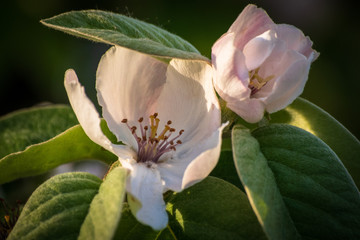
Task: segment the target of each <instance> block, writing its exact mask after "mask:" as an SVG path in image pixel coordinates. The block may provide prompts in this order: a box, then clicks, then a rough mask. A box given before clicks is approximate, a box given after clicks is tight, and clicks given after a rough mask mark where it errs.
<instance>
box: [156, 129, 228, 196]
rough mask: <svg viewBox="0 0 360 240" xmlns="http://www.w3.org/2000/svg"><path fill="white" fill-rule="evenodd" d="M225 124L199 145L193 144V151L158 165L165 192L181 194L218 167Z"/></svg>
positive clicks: (177, 155)
mask: <svg viewBox="0 0 360 240" xmlns="http://www.w3.org/2000/svg"><path fill="white" fill-rule="evenodd" d="M226 125H227V123H226V124H223V125H222V126H221V127H219V128H218V129H217V130H216V131H214V132H213V133H212V135H211V136H210V137H208V138H206V139H204V140H203V141H201V142H199V143H196V144H195V143H192V144H193V145H192V146H193V147H192V148H191V151H189V152H186V153H181V154H175V156H174V157H173V158H172V159H169V160H168V161H166V162H162V163H160V164H158V169H159V172H160V175H161V178H162V180H163V181H164V183H165V190H168V189H170V190H172V191H175V192H180V191H182V190H183V189H185V188H187V187H190V186H191V185H193V184H195V183H197V182H199V181H201V180H202V179H204V178H205V177H207V176H208V175H209V174H210V172H211V171H212V170H213V169H214V167H215V166H216V164H217V162H218V159H219V155H220V150H221V140H222V138H221V136H222V131H223V129H224V127H225V126H226Z"/></svg>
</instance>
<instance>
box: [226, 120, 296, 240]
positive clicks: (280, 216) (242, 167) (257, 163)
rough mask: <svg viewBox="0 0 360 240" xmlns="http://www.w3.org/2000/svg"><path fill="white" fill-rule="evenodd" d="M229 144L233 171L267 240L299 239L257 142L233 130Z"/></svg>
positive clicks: (237, 128) (239, 129)
mask: <svg viewBox="0 0 360 240" xmlns="http://www.w3.org/2000/svg"><path fill="white" fill-rule="evenodd" d="M232 142H233V154H234V159H235V165H236V169H237V171H238V173H239V176H240V179H241V182H242V183H243V185H244V187H245V190H246V193H247V195H248V197H249V199H250V202H251V205H252V207H253V209H254V211H255V213H256V215H257V217H258V219H259V222H260V223H261V225H262V226H263V228H264V231H265V233H266V234H267V236H268V238H269V239H300V236H299V234H298V232H297V230H296V228H295V226H294V223H293V221H292V220H291V218H290V215H289V213H288V211H287V208H286V206H285V204H284V201H283V199H282V196H281V194H280V191H279V189H278V186H277V185H276V180H275V177H274V174H273V173H272V171H271V169H270V168H269V166H268V163H267V160H266V158H265V157H264V155H263V154H262V153H261V151H260V146H259V143H258V141H257V140H256V139H255V138H254V137H252V136H251V133H250V130H249V129H245V128H243V127H242V126H235V127H234V128H233V130H232Z"/></svg>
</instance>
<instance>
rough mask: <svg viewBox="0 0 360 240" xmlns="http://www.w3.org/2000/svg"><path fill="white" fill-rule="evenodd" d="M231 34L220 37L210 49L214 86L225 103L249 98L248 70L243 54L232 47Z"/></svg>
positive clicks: (232, 37) (232, 35) (232, 39)
mask: <svg viewBox="0 0 360 240" xmlns="http://www.w3.org/2000/svg"><path fill="white" fill-rule="evenodd" d="M234 38H235V35H234V34H233V33H228V34H225V35H224V36H222V37H221V38H220V39H219V40H218V41H217V42H216V43H215V44H214V46H213V47H212V57H211V58H212V63H213V67H214V85H215V88H216V90H217V92H218V93H219V94H220V96H221V97H222V98H223V99H224V100H225V101H230V99H231V98H237V99H242V98H244V97H247V96H250V90H249V88H248V85H249V70H248V69H247V67H246V64H245V56H244V54H243V53H242V52H241V51H240V50H239V49H236V48H235V47H234Z"/></svg>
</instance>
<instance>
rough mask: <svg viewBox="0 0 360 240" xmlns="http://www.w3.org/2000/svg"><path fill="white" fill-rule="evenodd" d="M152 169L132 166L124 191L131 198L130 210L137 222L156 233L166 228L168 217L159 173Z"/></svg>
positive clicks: (138, 165) (145, 166)
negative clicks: (125, 190) (149, 227)
mask: <svg viewBox="0 0 360 240" xmlns="http://www.w3.org/2000/svg"><path fill="white" fill-rule="evenodd" d="M154 167H155V166H152V167H148V166H147V165H146V164H134V165H133V169H132V171H131V173H130V175H129V177H128V180H127V185H126V189H127V192H128V194H130V198H132V201H129V204H130V209H131V210H132V212H133V214H134V216H135V217H136V218H137V220H138V221H139V222H141V223H143V224H146V225H149V226H151V227H152V228H153V229H154V230H157V231H158V230H161V229H164V228H165V227H166V226H167V223H168V215H167V213H166V209H165V202H164V199H163V195H162V194H163V186H162V182H161V179H160V173H159V171H158V170H157V169H156V168H154ZM139 203H140V205H139Z"/></svg>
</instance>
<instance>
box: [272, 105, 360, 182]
mask: <svg viewBox="0 0 360 240" xmlns="http://www.w3.org/2000/svg"><path fill="white" fill-rule="evenodd" d="M271 122H272V123H287V124H290V125H293V126H296V127H299V128H302V129H305V130H306V131H308V132H310V133H312V134H314V135H315V136H317V137H319V138H320V139H321V140H323V141H324V142H325V143H326V144H327V145H328V146H329V147H330V148H331V149H332V150H333V151H334V152H335V153H336V154H337V155H338V157H339V158H340V159H341V161H342V162H343V163H344V165H345V167H346V168H347V169H348V171H349V173H350V174H351V176H352V177H353V179H354V181H355V183H356V184H357V187H358V188H359V187H360V142H359V140H358V139H356V137H355V136H354V135H352V134H351V133H350V132H349V131H348V130H347V129H346V128H345V127H344V126H343V125H341V124H340V123H339V122H338V121H337V120H336V119H334V118H333V117H332V116H331V115H330V114H328V113H327V112H325V111H324V110H322V109H321V108H319V107H318V106H316V105H314V104H312V103H311V102H309V101H307V100H305V99H302V98H297V99H296V100H295V101H294V102H293V103H292V104H291V105H290V106H288V107H287V108H286V109H284V110H282V111H280V112H277V113H274V114H271Z"/></svg>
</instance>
